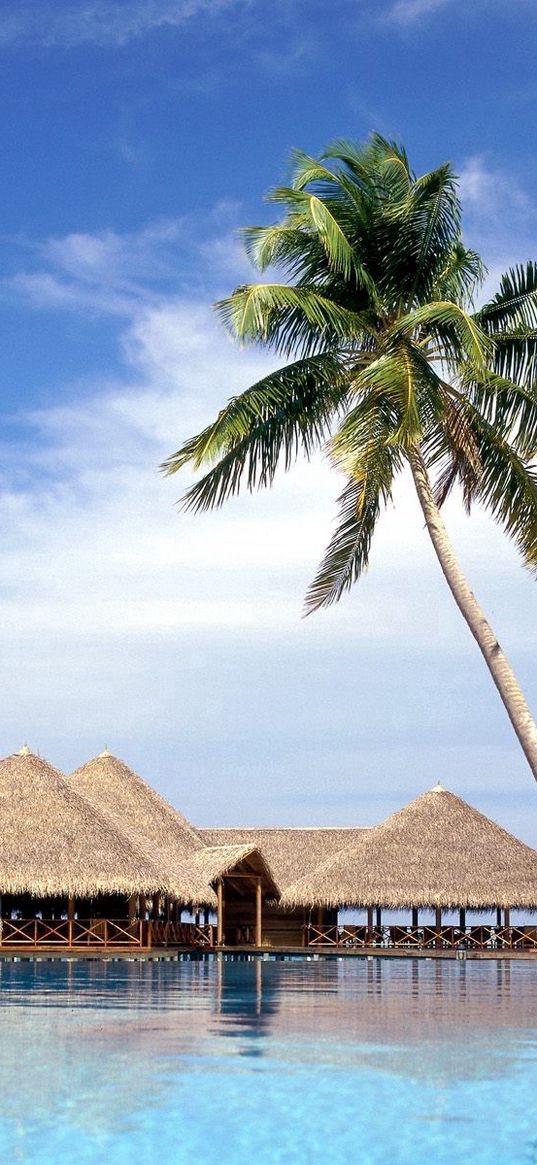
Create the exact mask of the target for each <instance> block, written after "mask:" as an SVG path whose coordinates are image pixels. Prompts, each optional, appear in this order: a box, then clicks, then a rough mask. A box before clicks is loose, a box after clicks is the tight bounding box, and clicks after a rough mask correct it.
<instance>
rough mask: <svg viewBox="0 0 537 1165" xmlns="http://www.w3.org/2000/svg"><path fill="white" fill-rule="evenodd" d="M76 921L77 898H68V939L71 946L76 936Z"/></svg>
mask: <svg viewBox="0 0 537 1165" xmlns="http://www.w3.org/2000/svg"><path fill="white" fill-rule="evenodd" d="M74 922H75V900H74V898H73V897H69V898H68V899H67V941H68V944H69V946H70V947H72V945H73V937H74Z"/></svg>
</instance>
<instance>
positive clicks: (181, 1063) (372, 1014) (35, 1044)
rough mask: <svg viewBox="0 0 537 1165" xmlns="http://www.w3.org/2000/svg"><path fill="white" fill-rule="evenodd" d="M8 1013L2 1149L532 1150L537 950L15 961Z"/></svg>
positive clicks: (154, 1157)
mask: <svg viewBox="0 0 537 1165" xmlns="http://www.w3.org/2000/svg"><path fill="white" fill-rule="evenodd" d="M0 1024H1V1036H2V1038H1V1041H0V1095H1V1101H0V1161H1V1162H2V1163H3V1162H6V1163H8V1162H9V1163H11V1162H24V1163H28V1165H30V1163H31V1165H67V1163H69V1165H97V1163H98V1165H176V1163H181V1165H182V1163H183V1162H185V1163H186V1162H189V1163H193V1162H196V1161H199V1162H200V1165H217V1163H218V1165H228V1163H229V1165H231V1163H233V1165H246V1162H248V1163H249V1165H252V1163H254V1162H255V1163H256V1165H269V1163H270V1165H273V1163H275V1162H285V1163H286V1165H317V1163H321V1162H323V1165H325V1163H327V1162H329V1163H330V1165H343V1163H345V1165H352V1163H354V1162H359V1163H363V1165H370V1163H371V1165H377V1163H380V1162H389V1163H390V1165H422V1163H423V1165H425V1163H427V1165H431V1163H433V1162H436V1163H437V1165H444V1163H446V1165H447V1163H448V1162H449V1165H453V1162H456V1161H464V1162H469V1163H470V1165H485V1163H486V1165H489V1163H492V1162H494V1165H504V1163H505V1165H506V1163H507V1162H509V1163H511V1162H520V1163H525V1165H528V1163H531V1162H536V1163H537V963H536V964H534V963H531V962H519V963H509V962H498V963H495V962H487V963H471V962H442V961H418V960H403V959H390V960H388V959H385V960H382V959H375V960H373V959H371V960H366V959H357V960H347V961H342V960H337V959H334V960H321V959H320V960H318V961H298V960H296V961H289V962H273V961H259V960H258V961H251V962H231V961H218V960H217V959H212V960H210V961H205V962H201V961H200V962H162V963H158V962H148V963H143V962H113V963H112V962H111V963H104V962H91V963H84V962H76V961H73V962H67V961H65V962H63V961H62V962H46V961H43V962H34V963H32V962H20V963H3V964H0Z"/></svg>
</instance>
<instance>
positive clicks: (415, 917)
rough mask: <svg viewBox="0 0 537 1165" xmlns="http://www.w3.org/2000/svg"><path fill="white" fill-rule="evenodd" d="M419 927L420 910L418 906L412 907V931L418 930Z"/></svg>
mask: <svg viewBox="0 0 537 1165" xmlns="http://www.w3.org/2000/svg"><path fill="white" fill-rule="evenodd" d="M418 925H419V923H418V908H417V906H413V907H412V929H413V930H416V927H417V926H418Z"/></svg>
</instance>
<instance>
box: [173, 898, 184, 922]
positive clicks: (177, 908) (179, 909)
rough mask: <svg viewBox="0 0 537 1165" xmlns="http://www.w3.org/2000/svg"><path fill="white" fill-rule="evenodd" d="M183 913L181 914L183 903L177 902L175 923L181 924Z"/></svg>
mask: <svg viewBox="0 0 537 1165" xmlns="http://www.w3.org/2000/svg"><path fill="white" fill-rule="evenodd" d="M181 913H182V912H181V903H180V902H176V903H175V910H174V914H175V918H174V922H180V921H181Z"/></svg>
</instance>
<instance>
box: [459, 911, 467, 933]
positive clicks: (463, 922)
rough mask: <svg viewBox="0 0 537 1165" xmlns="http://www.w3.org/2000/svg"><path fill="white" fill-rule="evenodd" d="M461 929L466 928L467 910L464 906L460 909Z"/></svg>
mask: <svg viewBox="0 0 537 1165" xmlns="http://www.w3.org/2000/svg"><path fill="white" fill-rule="evenodd" d="M459 930H466V911H465V909H464V907H463V906H461V909H460V910H459Z"/></svg>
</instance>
